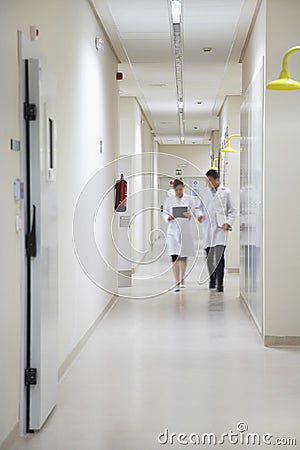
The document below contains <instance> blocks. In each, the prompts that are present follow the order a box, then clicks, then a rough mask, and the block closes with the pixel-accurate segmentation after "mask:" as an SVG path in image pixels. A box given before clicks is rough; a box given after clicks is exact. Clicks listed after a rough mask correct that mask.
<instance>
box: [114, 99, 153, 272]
mask: <svg viewBox="0 0 300 450" xmlns="http://www.w3.org/2000/svg"><path fill="white" fill-rule="evenodd" d="M153 151H154V139H153V135H152V133H151V128H150V126H149V124H148V123H147V120H146V118H145V116H144V114H143V112H142V110H141V108H140V105H139V104H138V102H137V100H136V99H135V98H134V97H121V98H120V154H121V156H123V155H127V156H131V173H130V174H127V175H129V176H131V175H132V174H141V175H135V176H134V177H133V178H130V179H129V180H128V181H129V185H128V186H129V198H128V208H129V212H130V214H131V216H132V218H133V220H132V226H131V236H132V248H131V257H132V260H133V268H134V267H135V266H136V265H137V264H138V263H139V262H140V261H141V260H142V259H143V258H144V257H145V254H146V252H147V251H148V250H149V249H150V247H149V237H151V231H152V227H153V212H152V206H153V191H152V187H153V180H154V177H153V174H152V173H151V172H152V171H153V164H154V153H153ZM147 153H151V154H150V155H147Z"/></svg>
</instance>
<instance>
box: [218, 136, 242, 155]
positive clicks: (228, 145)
mask: <svg viewBox="0 0 300 450" xmlns="http://www.w3.org/2000/svg"><path fill="white" fill-rule="evenodd" d="M240 137H241V135H240V134H231V135H230V136H228V138H227V143H226V146H225V147H224V148H222V150H221V152H222V153H235V152H236V150H235V149H234V148H232V147H231V139H234V138H240Z"/></svg>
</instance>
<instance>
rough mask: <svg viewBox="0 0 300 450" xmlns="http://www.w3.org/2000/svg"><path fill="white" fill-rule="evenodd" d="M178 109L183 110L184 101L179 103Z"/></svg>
mask: <svg viewBox="0 0 300 450" xmlns="http://www.w3.org/2000/svg"><path fill="white" fill-rule="evenodd" d="M178 108H179V109H183V101H182V100H179V101H178Z"/></svg>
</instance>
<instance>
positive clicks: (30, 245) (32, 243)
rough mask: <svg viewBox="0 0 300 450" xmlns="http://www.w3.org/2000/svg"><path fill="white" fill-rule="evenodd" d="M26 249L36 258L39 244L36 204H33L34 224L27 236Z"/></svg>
mask: <svg viewBox="0 0 300 450" xmlns="http://www.w3.org/2000/svg"><path fill="white" fill-rule="evenodd" d="M26 250H27V255H28V256H30V257H31V258H36V256H37V246H36V206H35V205H32V225H31V230H30V232H29V233H28V234H27V236H26Z"/></svg>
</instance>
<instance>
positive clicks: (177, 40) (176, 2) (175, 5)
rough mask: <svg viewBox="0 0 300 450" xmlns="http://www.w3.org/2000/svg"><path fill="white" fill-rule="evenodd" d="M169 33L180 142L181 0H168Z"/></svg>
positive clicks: (181, 109)
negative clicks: (172, 56)
mask: <svg viewBox="0 0 300 450" xmlns="http://www.w3.org/2000/svg"><path fill="white" fill-rule="evenodd" d="M169 4H170V15H171V34H172V46H173V52H174V66H175V78H176V90H177V108H178V120H179V135H180V142H181V143H185V137H184V135H185V130H184V95H183V29H182V0H170V3H169Z"/></svg>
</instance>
